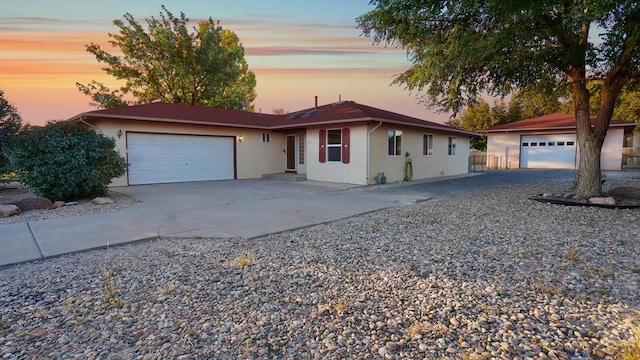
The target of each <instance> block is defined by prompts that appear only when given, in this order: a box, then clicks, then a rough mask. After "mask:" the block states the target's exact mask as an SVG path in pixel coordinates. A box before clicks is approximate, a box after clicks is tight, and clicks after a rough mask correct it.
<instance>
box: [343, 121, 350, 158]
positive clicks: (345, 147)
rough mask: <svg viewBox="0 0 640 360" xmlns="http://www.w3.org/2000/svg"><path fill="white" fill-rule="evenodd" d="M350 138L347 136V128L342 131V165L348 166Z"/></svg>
mask: <svg viewBox="0 0 640 360" xmlns="http://www.w3.org/2000/svg"><path fill="white" fill-rule="evenodd" d="M349 139H350V136H349V128H344V129H342V163H343V164H348V163H349V160H350V159H351V156H350V151H349V149H350V147H351V145H350V140H349Z"/></svg>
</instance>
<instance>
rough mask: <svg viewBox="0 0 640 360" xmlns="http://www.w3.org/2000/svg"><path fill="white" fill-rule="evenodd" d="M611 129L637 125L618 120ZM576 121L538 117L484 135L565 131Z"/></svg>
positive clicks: (568, 116) (566, 116) (562, 116)
mask: <svg viewBox="0 0 640 360" xmlns="http://www.w3.org/2000/svg"><path fill="white" fill-rule="evenodd" d="M595 121H596V119H595V118H592V119H591V125H592V126H593V125H594V124H595ZM610 126H611V127H633V126H636V124H633V123H626V122H623V121H618V120H611V123H610ZM575 128H576V120H575V116H574V115H573V114H564V113H553V114H549V115H543V116H538V117H534V118H529V119H525V120H520V121H514V122H511V123H507V124H503V125H498V126H495V127H492V128H490V129H486V130H483V132H484V133H491V132H511V131H530V130H563V129H575Z"/></svg>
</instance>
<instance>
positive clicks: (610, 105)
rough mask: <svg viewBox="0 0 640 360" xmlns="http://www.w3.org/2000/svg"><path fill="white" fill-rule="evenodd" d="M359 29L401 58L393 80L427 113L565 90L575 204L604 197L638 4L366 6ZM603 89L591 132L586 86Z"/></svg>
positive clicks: (635, 65)
mask: <svg viewBox="0 0 640 360" xmlns="http://www.w3.org/2000/svg"><path fill="white" fill-rule="evenodd" d="M371 4H372V5H374V7H375V8H374V9H373V10H371V11H369V12H368V13H366V14H364V15H362V16H360V17H359V18H358V19H357V22H358V25H359V27H360V28H361V29H362V31H363V33H364V35H366V36H372V37H373V38H374V40H375V42H377V43H386V44H392V45H397V46H401V47H404V48H406V49H407V51H408V54H409V58H410V61H411V66H410V68H409V69H408V70H407V71H405V72H404V73H402V74H401V75H399V76H398V77H397V78H396V79H395V83H398V84H403V85H405V86H406V87H407V89H409V90H415V91H419V92H420V93H421V94H422V99H423V101H425V102H426V103H427V105H428V106H431V107H435V108H438V109H440V110H445V111H454V112H458V111H460V110H461V109H462V108H463V107H464V106H465V105H467V104H469V103H473V102H476V101H477V99H478V97H479V96H481V95H482V94H484V93H488V94H489V95H493V96H505V95H507V94H509V93H511V92H512V91H514V90H516V89H518V88H525V87H527V86H531V85H541V84H546V85H547V86H550V87H559V86H568V87H569V88H571V94H572V95H571V98H572V100H573V104H574V109H573V110H574V113H575V116H576V129H577V137H578V144H579V148H580V164H579V172H578V179H577V186H576V197H589V196H593V195H600V194H601V192H602V183H601V173H600V154H601V151H602V144H603V142H604V138H605V136H606V132H607V129H608V127H609V123H610V121H611V116H612V114H613V110H614V106H615V103H616V99H617V98H618V95H619V94H620V92H621V90H622V88H623V87H624V86H625V85H626V84H629V83H634V82H636V81H637V80H638V79H639V78H640V66H639V65H640V58H639V53H640V9H639V8H638V3H637V1H635V0H617V1H610V0H585V1H572V2H558V1H555V0H539V1H503V0H480V1H477V0H455V1H451V0H449V1H443V0H372V1H371ZM594 80H599V81H601V82H602V90H601V94H602V95H601V97H600V106H599V111H598V113H597V114H594V115H595V116H594V118H595V119H596V121H595V126H593V127H592V126H591V121H590V118H591V113H590V108H589V100H590V97H591V94H590V92H589V90H588V87H587V86H588V84H589V83H590V82H591V81H594Z"/></svg>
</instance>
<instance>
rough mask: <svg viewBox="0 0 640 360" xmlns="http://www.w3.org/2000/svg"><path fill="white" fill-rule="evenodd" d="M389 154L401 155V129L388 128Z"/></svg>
mask: <svg viewBox="0 0 640 360" xmlns="http://www.w3.org/2000/svg"><path fill="white" fill-rule="evenodd" d="M387 136H388V137H389V155H396V156H397V155H402V131H400V130H389V131H388V132H387Z"/></svg>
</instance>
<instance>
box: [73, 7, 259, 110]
mask: <svg viewBox="0 0 640 360" xmlns="http://www.w3.org/2000/svg"><path fill="white" fill-rule="evenodd" d="M146 23H147V26H146V28H145V27H143V26H142V25H140V23H138V21H136V19H135V18H134V17H133V15H131V14H129V13H127V14H125V15H124V18H123V19H122V20H119V19H116V20H114V21H113V24H114V25H115V26H116V27H118V29H119V33H117V34H109V37H110V38H111V40H110V41H109V43H110V44H111V45H112V46H113V47H115V48H118V49H119V51H120V52H121V53H122V56H118V55H112V54H109V53H108V52H107V51H105V50H103V49H102V48H101V47H100V45H98V44H96V43H91V44H89V45H87V46H86V49H87V51H88V52H89V53H91V54H93V55H94V56H95V57H96V60H97V61H98V62H100V63H103V64H105V65H106V67H105V68H103V70H104V71H105V72H106V73H107V74H108V75H111V76H113V77H114V78H115V79H117V80H121V81H124V85H123V86H122V87H120V88H119V89H116V90H111V89H109V88H108V87H107V86H105V85H104V84H102V83H100V82H97V81H95V80H94V81H92V82H91V83H89V84H80V83H76V86H77V87H78V89H79V90H80V91H81V92H82V93H84V94H86V95H88V96H90V97H91V99H92V105H95V106H98V107H101V108H113V107H119V106H124V105H127V104H132V103H133V104H141V103H149V102H154V101H163V102H169V103H184V104H190V105H204V106H212V107H219V108H224V109H237V110H253V105H252V102H253V101H254V100H255V98H256V93H255V86H256V78H255V75H254V74H253V72H251V71H249V66H248V65H247V62H246V61H245V58H244V48H243V47H242V44H241V43H240V41H239V39H238V36H237V35H236V34H235V33H234V32H233V31H230V30H227V29H223V28H222V27H221V26H220V25H219V24H218V23H217V22H214V21H213V20H212V19H211V18H209V19H208V20H207V21H201V22H199V23H198V24H197V25H196V26H195V27H193V29H192V30H193V31H192V32H190V31H189V29H188V25H189V19H188V18H187V17H186V16H185V14H184V13H180V16H179V17H176V16H174V15H173V14H172V13H171V12H169V11H168V10H167V9H166V8H165V7H164V6H163V7H162V11H161V12H160V17H159V18H155V17H151V18H150V19H146ZM130 99H133V100H130Z"/></svg>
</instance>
